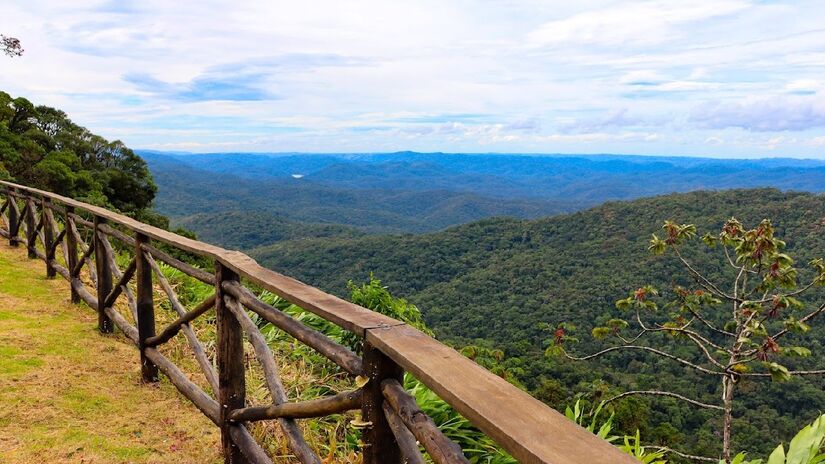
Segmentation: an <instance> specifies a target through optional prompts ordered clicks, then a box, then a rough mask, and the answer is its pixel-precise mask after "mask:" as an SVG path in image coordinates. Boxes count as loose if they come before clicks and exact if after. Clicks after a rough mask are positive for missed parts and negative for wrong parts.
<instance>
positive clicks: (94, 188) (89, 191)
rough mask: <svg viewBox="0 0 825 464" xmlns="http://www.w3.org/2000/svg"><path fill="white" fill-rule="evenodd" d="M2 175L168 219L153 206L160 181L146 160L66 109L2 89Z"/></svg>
mask: <svg viewBox="0 0 825 464" xmlns="http://www.w3.org/2000/svg"><path fill="white" fill-rule="evenodd" d="M0 179H3V180H11V181H14V182H17V183H21V184H25V185H29V186H32V187H38V188H42V189H45V190H49V191H52V192H55V193H59V194H61V195H65V196H69V197H73V198H76V199H80V200H83V201H85V202H88V203H92V204H95V205H100V206H106V207H107V208H110V209H113V210H117V211H121V212H123V213H125V214H128V215H130V216H133V217H136V218H139V219H141V220H143V221H145V222H151V223H153V224H155V225H160V226H165V225H167V223H166V220H165V218H163V217H161V216H159V215H157V214H155V213H154V212H153V211H152V209H151V208H152V201H153V200H154V198H155V193H156V191H157V187H156V186H155V183H154V181H153V180H152V176H151V174H150V173H149V170H148V169H147V167H146V163H145V162H144V160H143V159H142V158H141V157H140V156H138V155H136V154H135V153H134V152H133V151H132V150H131V149H129V148H128V147H127V146H126V145H124V144H123V142H121V141H119V140H115V141H108V140H106V139H104V138H103V137H101V136H99V135H96V134H94V133H92V132H91V131H89V130H88V129H86V128H85V127H81V126H79V125H77V124H75V123H74V122H72V120H71V119H69V117H68V115H67V114H66V113H64V112H63V111H61V110H59V109H56V108H51V107H48V106H45V105H35V104H34V103H32V102H30V101H29V100H27V99H26V98H23V97H16V98H13V97H12V96H10V95H9V94H7V93H5V92H3V91H0Z"/></svg>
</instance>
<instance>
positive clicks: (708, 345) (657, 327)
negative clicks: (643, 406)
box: [548, 218, 825, 463]
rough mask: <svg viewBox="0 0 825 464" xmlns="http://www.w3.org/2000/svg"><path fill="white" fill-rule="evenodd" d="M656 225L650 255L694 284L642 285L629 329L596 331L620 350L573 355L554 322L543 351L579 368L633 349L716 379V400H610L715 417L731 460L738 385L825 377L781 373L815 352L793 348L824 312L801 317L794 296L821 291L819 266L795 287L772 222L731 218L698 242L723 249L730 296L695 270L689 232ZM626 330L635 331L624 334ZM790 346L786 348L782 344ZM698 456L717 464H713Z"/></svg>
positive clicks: (565, 333) (627, 305) (620, 304)
mask: <svg viewBox="0 0 825 464" xmlns="http://www.w3.org/2000/svg"><path fill="white" fill-rule="evenodd" d="M662 228H663V230H664V238H659V237H658V236H657V235H655V234H654V235H653V238H652V239H651V241H650V247H649V249H650V251H652V252H653V253H654V254H657V255H662V254H665V253H666V252H670V253H672V255H673V256H674V257H675V258H676V259H677V260H678V262H679V263H680V264H681V266H682V267H683V268H684V269H685V271H686V272H687V274H688V276H689V277H690V280H691V281H692V282H693V283H694V286H693V287H692V288H688V287H683V286H679V285H674V286H673V289H672V291H669V292H667V293H663V294H660V293H659V291H658V290H657V289H656V288H654V287H652V286H649V285H648V286H644V287H641V288H638V289H637V290H635V291H633V292H631V293H630V295H629V296H628V297H627V298H624V299H621V300H619V301H617V302H616V308H617V309H618V310H620V311H623V312H625V313H627V312H629V313H631V316H630V317H629V318H627V319H630V320H631V321H632V322H628V320H626V319H625V318H615V319H610V320H609V321H607V323H606V324H604V326H601V327H596V328H594V329H593V330H592V335H593V337H594V338H597V339H607V338H611V339H615V340H618V341H619V342H620V343H619V344H617V345H614V346H610V347H608V348H605V349H602V350H600V351H598V352H595V353H593V354H590V355H585V356H576V355H573V354H570V353H569V352H568V351H567V349H566V348H565V343H570V342H575V341H576V339H575V338H574V337H573V336H572V335H571V326H570V325H568V324H559V325H558V326H555V327H554V328H553V330H554V332H553V335H554V343H553V345H552V346H551V347H550V348H548V354H561V355H563V356H565V357H567V358H569V359H572V360H577V361H584V360H590V359H595V358H599V357H602V356H605V355H607V354H609V353H614V352H618V351H635V352H639V353H644V354H647V355H652V356H656V357H659V358H663V359H665V360H668V361H670V362H673V363H678V364H680V365H681V366H683V367H684V368H685V369H689V370H692V371H694V372H696V373H699V374H701V375H703V376H709V377H712V378H716V379H718V381H719V386H720V388H721V392H720V393H721V394H720V400H719V401H718V402H708V401H706V400H704V399H702V398H698V399H697V398H691V397H689V396H686V395H682V394H680V393H678V392H674V391H668V390H634V391H627V392H624V393H621V394H619V395H616V396H613V397H611V398H609V399H607V400H606V403H611V402H613V401H616V400H620V399H622V398H626V397H629V396H635V395H650V396H659V397H669V398H674V399H676V400H680V401H683V402H685V403H688V404H690V405H692V406H695V407H698V408H705V409H710V410H714V411H718V412H719V414H720V416H721V428H722V434H721V435H722V449H721V459H722V460H723V461H724V462H725V463H730V462H732V461H731V459H732V457H731V454H732V453H731V430H732V427H733V417H734V397H735V393H736V387H737V385H739V384H740V382H743V381H757V382H758V381H760V380H765V379H771V380H774V381H786V380H789V379H790V378H791V377H792V376H795V375H822V374H825V370H805V369H789V368H788V367H786V364H798V362H797V361H794V360H792V359H791V358H793V357H803V358H804V357H808V356H810V354H811V350H810V349H809V348H806V347H803V346H794V345H791V344H790V343H798V342H801V341H802V340H804V339H805V337H804V334H805V333H806V332H808V330H809V329H810V326H809V325H808V324H809V323H810V322H811V321H812V320H813V319H814V318H816V317H817V316H819V315H820V314H821V313H822V312H823V311H825V304H818V305H814V306H812V308H809V309H807V310H806V309H805V305H804V304H803V303H802V302H801V301H800V300H799V299H798V298H799V297H800V295H802V294H804V293H808V292H809V291H811V290H812V289H813V288H814V287H815V286H820V285H823V284H825V260H822V259H815V260H813V261H811V262H810V268H809V270H808V273H809V276H808V277H809V278H808V279H806V283H805V284H804V285H800V284H799V283H798V280H799V274H800V271H799V270H798V269H797V268H795V267H794V261H793V259H792V258H791V257H790V256H788V255H787V254H786V253H784V249H785V242H784V241H782V240H780V239H779V238H777V237H776V236H775V235H774V234H775V229H774V226H773V225H772V224H771V221H769V220H767V219H765V220H763V221H762V222H761V223H760V224H759V225H758V226H757V227H755V228H753V229H746V228H745V227H744V226H743V225H742V223H740V222H739V221H738V220H736V219H735V218H734V219H730V220H728V221H727V222H726V223H725V224H724V226H723V227H722V229H721V231H720V232H719V234H718V235H712V234H705V235H704V236H702V242H704V244H705V246H707V247H708V248H710V249H711V250H713V249H715V250H721V252H720V255H721V254H723V255H724V256H723V257H722V258H721V259H723V261H724V263H725V264H724V266H726V267H728V266H729V267H728V269H729V271H730V276H731V282H730V283H731V286H730V288H731V289H730V290H728V289H723V288H725V287H723V286H722V285H719V284H717V283H715V282H713V281H711V279H709V278H708V277H707V276H706V275H707V273H704V272H702V271H700V270H699V269H697V268H696V267H695V266H693V264H691V261H690V260H689V259H688V258H687V257H686V252H687V250H686V248H687V245H688V244H690V243H692V242H693V241H694V240H695V238H696V236H697V232H696V227H695V226H694V225H692V224H677V223H675V222H672V221H666V222H665V224H664V226H663V227H662ZM800 314H801V316H800ZM631 324H632V325H633V326H634V331H633V333H628V332H629V331H630V327H631ZM636 328H637V329H638V330H636ZM666 337H670V338H672V339H675V340H678V341H682V342H684V344H685V345H687V346H688V347H690V348H691V350H690V355H688V356H686V355H683V354H682V353H686V351H685V350H684V349H680V348H681V346H679V345H675V344H674V343H673V341H668V339H667V338H666ZM789 339H790V340H791V341H790V342H789V344H787V345H783V344H782V343H783V342H785V341H786V340H789ZM669 451H672V450H669ZM674 452H675V451H674ZM677 454H680V453H678V452H677ZM699 459H704V460H708V461H714V462H715V459H714V458H710V457H705V458H701V457H700V458H699Z"/></svg>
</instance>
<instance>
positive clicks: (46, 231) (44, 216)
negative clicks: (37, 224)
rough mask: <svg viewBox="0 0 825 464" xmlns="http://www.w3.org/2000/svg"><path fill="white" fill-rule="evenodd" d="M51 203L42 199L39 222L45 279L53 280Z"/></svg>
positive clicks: (53, 248) (53, 247)
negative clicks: (44, 259) (43, 251)
mask: <svg viewBox="0 0 825 464" xmlns="http://www.w3.org/2000/svg"><path fill="white" fill-rule="evenodd" d="M50 208H51V202H50V201H49V199H48V198H46V197H43V198H42V199H41V202H40V220H41V221H43V246H44V247H45V248H46V277H48V278H49V279H54V278H55V276H56V275H57V272H56V271H55V270H54V266H53V265H52V261H54V252H55V250H56V249H57V247H55V246H54V228H53V227H52V215H51V214H50V212H51V209H50Z"/></svg>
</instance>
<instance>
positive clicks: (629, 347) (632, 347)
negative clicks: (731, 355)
mask: <svg viewBox="0 0 825 464" xmlns="http://www.w3.org/2000/svg"><path fill="white" fill-rule="evenodd" d="M623 349H626V350H641V351H649V352H651V353H654V354H657V355H659V356H661V357H663V358H668V359H671V360H673V361H676V362H678V363H680V364H683V365H685V366H688V367H692V368H693V369H696V370H697V371H699V372H704V373H705V374H710V375H725V373H724V372H718V371H714V370H710V369H708V368H705V367H702V366H700V365H698V364H694V363H692V362H690V361H687V360H685V359H682V358H680V357H678V356H674V355H672V354H670V353H665V352H664V351H661V350H657V349H656V348H651V347H649V346H640V345H622V346H613V347H610V348H605V349H603V350H601V351H598V352H596V353H593V354H589V355H587V356H582V357H578V356H572V355H570V354H569V353H567V351H565V350H562V353H563V354H564V356H565V357H566V358H568V359H572V360H573V361H587V360H590V359H593V358H598V357H600V356H603V355H605V354H607V353H610V352H611V351H618V350H623Z"/></svg>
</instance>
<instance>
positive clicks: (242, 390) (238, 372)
mask: <svg viewBox="0 0 825 464" xmlns="http://www.w3.org/2000/svg"><path fill="white" fill-rule="evenodd" d="M237 280H238V274H236V273H235V272H234V271H233V270H231V269H229V268H227V267H225V266H223V265H222V264H221V263H215V295H216V300H215V328H216V330H217V332H218V343H217V348H218V350H217V351H218V352H217V364H218V402H219V403H220V406H221V407H220V421H219V423H218V426H219V427H220V428H221V444H222V446H223V455H224V457H225V458H226V460H227V462H229V463H232V464H236V463H245V462H246V458H245V456H244V455H243V453H241V451H240V448H238V445H237V444H236V443H235V442H234V441H233V440H232V436H231V434H230V430H229V429H230V426H231V425H232V423H231V421H230V420H229V414H230V413H231V412H232V411H233V410H235V409H241V408H243V407H244V406H246V368H245V364H244V349H243V331H242V330H241V324H240V322H239V321H238V319H237V318H236V317H235V316H234V315H233V314H232V311H231V310H230V309H229V308H228V307H227V304H226V301H225V299H226V298H233V297H232V296H231V295H226V294H225V293H224V291H223V286H222V285H221V284H222V283H223V282H227V281H237Z"/></svg>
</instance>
